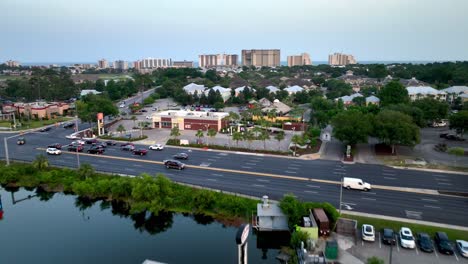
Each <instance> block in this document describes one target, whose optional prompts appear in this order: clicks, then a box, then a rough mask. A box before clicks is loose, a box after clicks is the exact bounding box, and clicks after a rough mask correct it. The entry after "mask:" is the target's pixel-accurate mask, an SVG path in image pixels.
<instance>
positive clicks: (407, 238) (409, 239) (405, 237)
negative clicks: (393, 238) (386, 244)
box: [399, 227, 416, 249]
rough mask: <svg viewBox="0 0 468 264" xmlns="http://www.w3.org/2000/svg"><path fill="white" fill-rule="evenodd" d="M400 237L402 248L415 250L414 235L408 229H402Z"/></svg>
mask: <svg viewBox="0 0 468 264" xmlns="http://www.w3.org/2000/svg"><path fill="white" fill-rule="evenodd" d="M399 236H400V245H401V247H402V248H408V249H413V248H415V247H416V243H415V242H414V237H413V233H412V232H411V229H409V228H408V227H402V228H401V229H400V232H399Z"/></svg>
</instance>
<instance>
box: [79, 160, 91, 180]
mask: <svg viewBox="0 0 468 264" xmlns="http://www.w3.org/2000/svg"><path fill="white" fill-rule="evenodd" d="M93 174H94V168H93V166H91V165H90V164H88V163H85V164H81V166H80V168H79V169H78V175H79V176H80V179H81V180H86V179H87V178H88V177H91V176H92V175H93Z"/></svg>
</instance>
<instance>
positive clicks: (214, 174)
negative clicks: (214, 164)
mask: <svg viewBox="0 0 468 264" xmlns="http://www.w3.org/2000/svg"><path fill="white" fill-rule="evenodd" d="M211 176H216V177H223V175H222V174H219V173H211Z"/></svg>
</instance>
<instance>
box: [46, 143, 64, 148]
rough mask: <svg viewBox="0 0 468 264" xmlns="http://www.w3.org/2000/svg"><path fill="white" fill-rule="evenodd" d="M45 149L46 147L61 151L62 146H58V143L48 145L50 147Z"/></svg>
mask: <svg viewBox="0 0 468 264" xmlns="http://www.w3.org/2000/svg"><path fill="white" fill-rule="evenodd" d="M47 147H48V148H56V149H62V145H60V144H59V143H54V144H50V145H49V146H47Z"/></svg>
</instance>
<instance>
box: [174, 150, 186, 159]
mask: <svg viewBox="0 0 468 264" xmlns="http://www.w3.org/2000/svg"><path fill="white" fill-rule="evenodd" d="M172 157H173V158H174V159H183V160H188V154H187V153H183V152H181V153H177V154H175V155H174V156H172Z"/></svg>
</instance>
